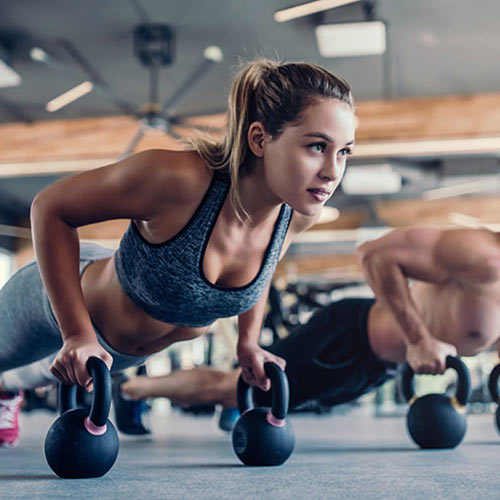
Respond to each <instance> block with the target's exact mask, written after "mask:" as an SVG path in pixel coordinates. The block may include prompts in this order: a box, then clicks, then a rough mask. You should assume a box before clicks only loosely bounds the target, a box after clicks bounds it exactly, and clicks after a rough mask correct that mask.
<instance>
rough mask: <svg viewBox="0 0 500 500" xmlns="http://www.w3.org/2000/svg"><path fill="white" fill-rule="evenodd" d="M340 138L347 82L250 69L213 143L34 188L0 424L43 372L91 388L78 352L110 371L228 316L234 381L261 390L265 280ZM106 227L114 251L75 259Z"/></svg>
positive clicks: (332, 177) (9, 319)
mask: <svg viewBox="0 0 500 500" xmlns="http://www.w3.org/2000/svg"><path fill="white" fill-rule="evenodd" d="M353 142H354V104H353V98H352V95H351V91H350V88H349V86H348V85H347V83H345V82H344V81H343V80H340V79H339V78H336V77H335V76H333V75H332V74H330V73H329V72H327V71H326V70H324V69H323V68H321V67H319V66H316V65H313V64H308V63H290V64H278V63H276V62H273V61H269V60H265V59H262V60H257V61H254V62H252V63H250V64H248V65H247V66H246V67H244V68H243V69H242V70H241V71H240V72H239V73H238V74H237V75H236V77H235V79H234V82H233V85H232V89H231V92H230V96H229V110H228V124H227V130H226V134H225V136H224V138H223V139H222V141H221V142H215V141H213V140H209V139H206V138H198V139H194V140H193V141H192V148H191V150H189V151H181V152H174V151H166V150H152V151H146V152H143V153H139V154H137V155H134V156H131V157H129V158H127V159H125V160H123V161H120V162H118V163H115V164H113V165H109V166H106V167H103V168H99V169H95V170H92V171H89V172H85V173H81V174H79V175H76V176H73V177H70V178H67V179H64V180H61V181H59V182H57V183H55V184H53V185H51V186H49V187H48V188H46V189H45V190H43V191H42V192H41V193H40V194H38V195H37V196H36V198H35V200H34V202H33V205H32V211H31V218H32V227H33V236H34V246H35V251H36V257H37V263H32V264H29V265H28V266H26V267H25V268H23V269H21V270H20V271H19V272H18V273H16V274H15V275H14V276H13V277H12V278H11V279H10V281H9V282H8V283H7V284H6V285H5V287H4V288H3V289H2V290H1V291H0V338H1V339H2V345H3V346H5V347H3V348H2V352H1V353H0V373H1V375H0V391H4V392H6V391H8V392H7V394H4V396H3V399H2V400H0V403H1V402H2V401H3V408H4V413H5V412H6V411H7V410H5V408H7V409H8V411H10V414H12V412H13V411H14V410H13V408H14V409H15V407H16V405H17V404H18V403H14V401H15V400H16V394H15V391H17V390H19V389H22V388H23V387H24V388H26V387H34V386H37V385H41V384H43V383H47V382H49V381H50V380H51V379H52V378H53V376H55V377H56V378H57V379H59V380H60V381H62V382H64V383H67V384H78V385H81V386H86V387H89V386H90V384H91V380H90V377H89V373H88V372H87V369H86V366H85V365H86V362H87V360H88V358H89V357H90V356H96V357H98V358H101V359H102V360H103V361H104V362H105V363H106V364H107V365H108V367H110V368H111V366H112V368H113V370H114V371H115V370H116V371H117V370H121V369H123V368H125V367H127V366H130V365H132V364H139V363H141V362H143V361H144V359H145V358H146V357H147V356H148V355H150V354H152V353H154V352H157V351H160V350H162V349H164V348H165V347H167V346H169V345H171V344H172V343H174V342H177V341H180V340H187V339H192V338H194V337H198V336H200V335H203V334H204V333H205V332H206V331H207V330H208V328H209V326H210V324H211V323H212V322H213V321H215V320H216V319H217V318H220V317H228V316H235V315H238V317H239V318H238V328H239V340H238V346H237V354H238V360H239V363H240V366H241V367H242V372H243V377H244V378H245V380H246V381H247V382H248V383H249V384H251V385H254V386H257V387H259V388H261V389H263V390H268V389H269V386H270V382H269V380H268V379H267V377H266V375H265V372H264V369H263V365H264V362H265V361H275V362H276V363H278V364H279V365H281V366H282V367H283V368H284V365H285V362H284V360H283V359H281V358H279V357H277V356H275V355H273V354H271V353H269V352H267V351H264V350H263V349H261V348H260V347H259V346H258V344H257V341H258V337H259V333H260V327H261V322H262V318H263V313H264V307H265V303H266V300H267V291H268V286H269V280H270V278H271V276H272V274H273V272H274V269H275V266H276V263H277V261H278V259H279V257H280V256H281V255H283V253H284V252H285V251H286V248H287V247H288V245H289V244H290V241H291V239H292V238H293V237H294V236H295V235H296V234H297V233H300V232H301V231H304V230H305V229H307V228H308V227H310V226H311V225H312V224H313V223H314V222H315V221H316V220H317V218H318V216H319V214H320V211H321V208H322V206H323V205H324V203H325V202H326V201H327V199H328V198H329V197H330V196H331V195H332V194H333V192H334V191H335V189H336V187H337V186H338V184H339V182H340V180H341V178H342V175H343V172H344V169H345V162H346V158H347V156H348V155H349V154H350V153H351V148H352V144H353ZM292 214H293V217H292ZM117 218H129V219H131V224H130V226H129V228H128V230H127V232H126V233H125V235H124V236H123V239H122V241H121V243H120V247H119V249H118V250H117V251H116V252H114V251H112V250H108V249H103V248H101V247H96V246H95V245H92V246H86V245H82V246H81V247H80V245H79V241H78V234H77V228H78V227H79V226H82V225H85V224H90V223H95V222H100V221H104V220H109V219H117ZM54 353H55V357H54ZM42 358H44V359H42ZM38 360H41V361H38ZM37 361H38V362H37ZM29 363H33V364H29ZM28 364H29V365H28ZM25 365H28V366H25ZM49 366H50V373H49V372H48V367H49ZM2 372H3V373H2ZM1 411H2V406H0V412H1ZM11 420H12V419H11ZM0 422H1V420H0ZM16 425H17V424H16Z"/></svg>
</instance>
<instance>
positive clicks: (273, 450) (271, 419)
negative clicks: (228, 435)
mask: <svg viewBox="0 0 500 500" xmlns="http://www.w3.org/2000/svg"><path fill="white" fill-rule="evenodd" d="M264 370H265V372H266V375H267V376H268V377H269V378H270V379H271V390H272V391H273V396H272V397H273V400H272V408H265V407H256V408H253V404H252V395H251V390H250V386H249V385H248V384H247V383H246V382H245V381H244V380H243V378H242V377H241V376H240V378H239V379H238V386H237V399H238V410H239V411H240V414H241V416H240V418H239V419H238V420H237V421H236V423H235V424H234V428H233V448H234V451H235V453H236V455H237V456H238V458H239V459H240V460H241V461H242V462H243V463H244V464H246V465H281V464H282V463H284V462H285V461H286V460H287V459H288V457H289V456H290V455H291V454H292V451H293V447H294V445H295V437H294V434H293V427H292V424H291V423H290V422H289V421H287V420H286V414H287V411H288V400H289V389H288V379H287V376H286V374H285V372H284V371H283V370H282V369H281V368H280V367H279V366H278V365H277V364H276V363H272V362H267V363H264Z"/></svg>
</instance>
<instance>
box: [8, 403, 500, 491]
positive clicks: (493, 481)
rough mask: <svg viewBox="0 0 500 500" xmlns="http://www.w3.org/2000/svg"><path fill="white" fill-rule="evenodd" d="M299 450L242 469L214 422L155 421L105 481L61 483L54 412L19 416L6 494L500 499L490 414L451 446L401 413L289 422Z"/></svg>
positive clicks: (472, 419) (126, 447)
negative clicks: (433, 442)
mask: <svg viewBox="0 0 500 500" xmlns="http://www.w3.org/2000/svg"><path fill="white" fill-rule="evenodd" d="M289 418H291V420H292V422H293V425H294V428H295V437H296V447H295V451H294V453H293V454H292V456H291V457H290V459H289V460H288V461H287V462H286V463H285V464H284V465H282V466H279V467H266V468H255V467H246V466H244V465H242V464H240V462H239V461H238V459H237V458H236V456H235V455H234V454H233V451H232V448H231V443H230V437H229V435H228V434H224V433H223V432H222V431H220V430H219V429H218V428H217V426H216V421H215V418H214V417H193V416H189V415H185V414H178V413H173V414H172V415H170V416H168V417H158V416H156V417H154V419H153V420H152V422H151V423H152V428H153V436H154V438H153V439H147V440H144V439H139V440H138V439H135V438H131V437H128V436H124V435H120V453H119V455H118V459H117V461H116V463H115V465H114V466H113V468H112V469H111V471H110V472H108V473H107V474H106V475H105V476H103V477H102V478H99V479H80V480H67V479H59V478H57V477H56V476H55V475H54V474H53V473H52V471H51V470H50V469H49V467H48V465H47V464H46V462H45V457H44V455H43V441H44V437H45V433H46V431H47V429H48V427H49V426H50V424H51V422H52V421H53V419H54V415H53V414H49V413H45V412H38V413H32V414H31V413H30V414H22V426H23V427H22V430H23V439H22V441H21V443H20V445H19V446H18V447H17V448H15V449H0V461H1V463H2V467H1V469H0V487H1V490H0V497H1V498H30V499H33V498H51V499H55V498H70V497H71V498H99V499H105V498H113V499H115V498H140V499H148V500H149V499H153V498H162V499H163V498H189V499H196V498H203V499H207V498H217V499H221V498H272V499H280V498H287V499H288V498H291V497H293V498H298V499H302V498H304V499H305V498H335V499H342V498H366V497H368V498H370V499H376V498H384V499H395V498H398V499H399V498H401V499H403V498H404V499H405V500H406V499H413V498H415V499H417V498H418V499H422V498H426V499H430V498H499V497H500V491H499V487H498V486H499V480H498V476H497V475H498V464H497V460H498V456H499V451H500V437H499V436H498V434H497V432H496V430H495V428H494V426H493V415H469V416H468V429H467V434H466V436H465V439H464V441H463V442H462V443H461V445H459V447H458V448H456V449H454V450H439V451H435V450H433V451H427V450H426V451H424V450H419V449H417V448H416V447H415V446H414V445H413V443H412V442H411V441H410V440H409V438H408V437H407V434H406V429H405V421H404V418H403V417H384V418H374V417H372V416H370V415H365V414H363V413H362V412H360V411H357V410H355V411H354V412H352V413H349V414H347V415H326V416H311V415H307V416H305V415H303V414H294V415H292V416H291V417H289Z"/></svg>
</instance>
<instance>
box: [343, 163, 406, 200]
mask: <svg viewBox="0 0 500 500" xmlns="http://www.w3.org/2000/svg"><path fill="white" fill-rule="evenodd" d="M401 185H402V180H401V174H400V173H399V172H395V171H394V170H393V169H392V167H391V165H389V164H383V165H366V166H365V165H355V166H352V167H348V168H347V170H346V173H345V174H344V178H343V179H342V182H341V183H340V187H341V189H342V191H343V192H344V193H345V194H353V195H370V194H391V193H398V192H399V191H400V190H401Z"/></svg>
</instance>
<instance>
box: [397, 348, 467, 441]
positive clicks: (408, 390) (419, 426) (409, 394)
mask: <svg viewBox="0 0 500 500" xmlns="http://www.w3.org/2000/svg"><path fill="white" fill-rule="evenodd" d="M446 367H447V368H453V369H454V370H455V371H456V372H457V375H458V383H457V392H456V396H454V397H452V398H450V397H448V396H447V395H446V394H426V395H425V396H422V397H420V398H417V397H416V396H415V388H414V384H413V378H414V373H413V370H412V369H411V367H410V366H409V365H408V364H407V365H405V367H404V369H403V373H402V376H401V389H402V392H403V395H404V397H405V398H406V400H407V401H408V402H409V403H410V409H409V411H408V415H407V419H406V425H407V428H408V432H409V433H410V436H411V437H412V439H413V441H415V443H416V444H417V445H418V446H420V447H421V448H455V446H457V445H458V444H459V443H460V442H461V441H462V439H463V438H464V436H465V431H466V429H467V421H466V419H465V405H466V404H467V399H468V398H469V391H470V375H469V370H468V369H467V367H466V366H465V365H464V363H463V362H462V361H461V360H460V359H459V358H455V357H452V356H447V358H446Z"/></svg>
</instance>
